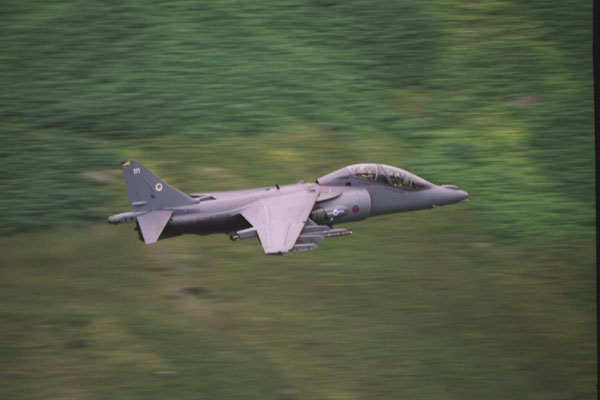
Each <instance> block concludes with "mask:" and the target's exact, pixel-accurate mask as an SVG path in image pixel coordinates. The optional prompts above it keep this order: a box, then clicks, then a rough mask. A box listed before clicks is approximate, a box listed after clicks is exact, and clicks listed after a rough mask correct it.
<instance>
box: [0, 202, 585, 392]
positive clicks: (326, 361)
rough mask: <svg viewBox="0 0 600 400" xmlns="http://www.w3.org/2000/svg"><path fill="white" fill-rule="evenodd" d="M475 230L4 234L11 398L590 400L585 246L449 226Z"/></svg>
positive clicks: (0, 365)
mask: <svg viewBox="0 0 600 400" xmlns="http://www.w3.org/2000/svg"><path fill="white" fill-rule="evenodd" d="M474 225H476V221H473V220H472V217H471V216H470V215H469V212H468V210H465V209H462V210H461V209H450V208H448V209H441V210H435V211H430V212H422V213H415V214H412V215H411V214H407V215H404V216H395V217H393V218H392V219H391V220H390V221H389V223H383V221H382V220H381V219H380V220H373V221H367V222H364V223H362V224H360V226H359V225H356V226H351V228H353V229H355V231H356V232H355V235H354V236H352V237H349V238H344V239H339V241H333V240H331V241H329V242H327V243H325V244H323V245H321V249H320V251H317V252H309V253H302V254H297V255H295V256H287V257H285V258H281V257H265V256H263V255H262V252H261V250H260V248H259V247H258V245H257V243H255V242H254V241H249V242H241V243H233V244H232V243H229V240H228V239H227V238H226V237H225V236H211V237H205V238H195V237H184V238H179V239H177V240H170V241H165V242H161V243H158V244H157V245H156V246H152V247H144V246H143V245H142V244H141V243H139V242H137V239H136V237H135V235H134V234H133V232H131V231H130V230H129V229H115V228H113V227H108V226H101V227H94V228H90V229H89V230H87V231H86V234H85V235H82V234H81V232H79V231H69V230H65V231H59V232H52V233H44V234H36V235H31V234H29V235H18V236H14V237H12V238H10V239H7V240H4V241H3V243H2V248H1V249H0V250H1V251H0V254H1V255H2V256H1V257H2V258H1V259H0V261H1V262H2V265H5V266H10V265H15V266H16V265H18V268H3V269H2V271H1V272H0V278H1V279H0V282H1V283H0V293H1V294H2V295H1V296H2V298H1V301H0V304H1V308H0V315H1V319H0V325H1V332H2V343H3V345H2V357H0V371H3V372H2V376H0V382H2V388H3V392H4V393H5V394H6V396H7V398H48V397H57V398H102V397H114V396H115V395H118V397H121V398H164V397H165V396H167V397H179V398H198V397H203V398H216V397H218V398H239V397H240V396H244V397H248V398H397V397H410V398H430V399H431V398H439V399H454V398H456V399H460V398H465V397H466V398H477V397H486V398H490V399H495V398H497V399H504V398H507V397H510V398H523V399H530V398H548V397H556V398H591V397H592V396H593V393H594V382H595V366H594V365H595V364H594V349H595V341H594V333H595V328H594V322H593V310H594V303H593V287H594V284H593V278H594V273H593V263H594V255H593V246H592V245H591V243H589V241H588V242H582V243H579V244H570V245H565V246H563V247H560V246H557V247H556V248H554V249H553V250H551V251H549V250H548V249H543V251H539V250H538V249H535V248H533V249H531V250H529V251H516V250H514V249H511V248H506V247H503V246H494V245H491V244H489V243H486V242H478V241H474V240H476V239H475V238H473V237H472V235H470V234H468V233H465V232H461V231H457V229H456V227H457V226H461V227H462V228H463V229H465V230H466V229H470V228H473V229H476V226H474ZM31 241H35V242H36V243H37V246H36V247H35V248H33V249H31V250H30V251H28V252H27V253H23V252H14V251H12V250H11V249H13V248H25V247H27V246H29V244H30V243H31ZM432 243H435V246H434V245H432ZM107 249H110V250H109V251H107ZM558 282H560V284H557V283H558ZM172 371H174V372H172Z"/></svg>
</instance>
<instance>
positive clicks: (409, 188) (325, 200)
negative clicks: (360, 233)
mask: <svg viewBox="0 0 600 400" xmlns="http://www.w3.org/2000/svg"><path fill="white" fill-rule="evenodd" d="M121 164H122V166H123V174H124V176H125V184H126V186H127V193H128V195H129V201H130V204H131V211H130V212H125V213H121V214H116V215H113V216H110V217H109V218H108V222H109V223H111V224H121V223H128V222H129V223H134V222H135V223H136V228H135V229H136V230H137V232H138V235H139V238H140V240H142V241H143V242H144V243H146V244H151V243H155V242H156V241H158V240H159V239H166V238H169V237H173V236H179V235H182V234H186V233H193V234H199V235H206V234H212V233H226V234H228V235H229V238H230V239H231V240H240V239H248V238H252V237H258V240H259V241H260V244H261V245H262V247H263V249H264V252H265V253H266V254H285V253H288V252H293V251H304V250H314V249H316V248H317V245H316V244H315V242H320V241H323V240H324V239H325V238H329V237H332V236H344V235H350V234H351V233H352V232H350V231H348V230H346V229H343V228H334V227H333V226H334V225H337V224H340V223H344V222H351V221H352V222H353V221H360V220H363V219H365V218H368V217H373V216H377V215H384V214H390V213H396V212H404V211H414V210H422V209H428V208H434V207H438V206H443V205H446V204H453V203H459V202H464V201H466V200H467V199H468V197H469V195H468V193H467V192H465V191H462V190H460V189H459V188H458V187H456V186H454V185H441V186H438V185H434V184H433V183H431V182H428V181H426V180H425V179H422V178H420V177H418V176H416V175H414V174H411V173H410V172H407V171H405V170H402V169H400V168H396V167H392V166H389V165H383V164H353V165H349V166H346V167H343V168H341V169H338V170H337V171H334V172H332V173H330V174H328V175H325V176H322V177H320V178H319V179H317V180H316V181H315V183H304V182H303V181H300V182H298V183H296V184H292V185H282V186H279V185H275V186H267V187H261V188H256V189H246V190H235V191H226V192H211V193H191V194H186V193H183V192H181V191H179V190H177V189H175V188H174V187H172V186H169V185H168V184H167V183H165V182H163V181H162V180H161V179H159V178H158V177H156V176H155V175H154V174H152V173H151V172H150V171H148V170H147V169H146V168H144V166H143V165H142V164H140V163H139V162H137V161H135V160H132V159H130V158H125V159H123V161H122V163H121Z"/></svg>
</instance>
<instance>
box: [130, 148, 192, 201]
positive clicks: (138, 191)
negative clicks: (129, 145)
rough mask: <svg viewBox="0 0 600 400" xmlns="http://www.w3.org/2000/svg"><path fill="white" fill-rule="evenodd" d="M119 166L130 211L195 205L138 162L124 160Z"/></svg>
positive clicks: (190, 199) (189, 198)
mask: <svg viewBox="0 0 600 400" xmlns="http://www.w3.org/2000/svg"><path fill="white" fill-rule="evenodd" d="M121 165H122V166H123V175H124V176H125V184H126V185H127V194H129V202H130V203H131V211H134V212H135V211H153V210H160V209H164V208H170V207H177V206H185V205H189V204H194V203H196V200H194V199H193V198H191V197H190V196H188V195H187V194H185V193H183V192H180V191H179V190H177V189H175V188H174V187H172V186H169V185H167V184H166V183H165V182H163V181H162V180H160V179H159V178H158V177H156V176H155V175H154V174H152V173H151V172H150V171H148V170H147V169H146V168H144V166H143V165H142V164H140V163H139V162H137V161H135V160H132V159H130V158H124V159H123V161H122V162H121Z"/></svg>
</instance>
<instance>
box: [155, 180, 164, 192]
mask: <svg viewBox="0 0 600 400" xmlns="http://www.w3.org/2000/svg"><path fill="white" fill-rule="evenodd" d="M162 187H163V186H162V183H160V182H158V183H157V184H156V186H154V189H156V191H157V192H160V191H161V190H162Z"/></svg>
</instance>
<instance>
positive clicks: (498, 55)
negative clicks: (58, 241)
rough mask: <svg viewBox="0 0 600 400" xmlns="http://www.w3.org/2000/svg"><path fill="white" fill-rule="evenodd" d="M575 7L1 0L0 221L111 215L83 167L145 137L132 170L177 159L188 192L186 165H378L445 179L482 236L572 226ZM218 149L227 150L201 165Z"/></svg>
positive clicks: (588, 219)
mask: <svg viewBox="0 0 600 400" xmlns="http://www.w3.org/2000/svg"><path fill="white" fill-rule="evenodd" d="M590 11H591V4H590V3H589V2H585V1H570V2H564V1H551V2H544V4H542V5H538V4H535V5H534V4H530V3H528V2H524V1H516V0H515V1H493V2H482V3H481V2H480V3H471V2H458V1H434V2H430V3H427V4H423V2H420V1H406V0H403V1H388V2H375V3H374V2H364V1H336V0H319V1H317V0H315V1H309V2H307V1H286V2H282V3H278V4H273V3H271V2H264V1H254V2H245V1H228V2H193V1H170V2H163V3H156V2H150V3H148V2H143V1H131V2H127V3H125V4H120V5H118V4H112V5H107V4H106V3H104V2H78V1H63V2H58V3H56V2H52V3H39V2H20V1H19V2H16V1H7V2H4V4H3V11H2V20H3V23H2V24H1V26H0V49H1V50H0V70H1V74H0V79H1V84H2V87H3V90H2V91H1V92H0V120H1V122H0V132H2V133H1V134H2V141H3V143H2V144H3V146H2V149H1V150H0V152H1V154H2V159H3V160H4V175H5V178H4V179H2V182H0V189H1V190H2V192H3V193H4V194H5V196H3V198H2V199H0V210H1V211H2V213H3V215H5V218H3V220H2V223H1V225H0V232H1V233H4V234H7V233H11V232H16V231H22V230H30V229H33V228H39V227H48V226H52V225H54V224H57V223H58V224H64V223H68V224H70V223H79V222H81V221H82V220H89V219H93V220H101V219H104V218H105V216H106V214H107V213H112V212H113V211H118V210H115V209H114V208H113V207H106V205H107V204H112V202H113V201H115V199H116V198H117V196H118V197H123V196H124V194H125V191H124V187H123V185H122V182H119V181H110V180H107V179H102V177H106V176H105V175H103V173H104V172H105V171H106V170H112V169H115V170H117V169H118V165H119V164H118V162H119V160H120V157H121V156H123V155H128V156H136V157H140V158H141V156H143V155H145V154H143V152H141V151H140V149H143V148H145V147H147V146H152V143H153V141H154V140H157V139H159V140H160V143H161V144H162V145H163V146H164V150H163V151H162V152H160V153H159V154H155V155H154V158H152V159H146V158H143V159H141V161H143V162H144V163H145V164H146V165H147V166H148V167H149V168H154V169H157V172H158V173H161V172H163V171H162V170H161V168H163V167H162V166H163V164H167V163H178V162H179V161H181V163H179V165H178V168H177V173H176V174H175V173H173V177H175V176H179V177H185V178H186V180H185V181H183V180H182V184H183V182H186V183H185V184H187V182H189V187H186V189H188V190H191V191H202V190H206V187H205V186H201V185H195V184H193V182H194V180H193V179H194V178H196V175H195V172H197V171H196V169H197V168H213V167H214V168H224V169H226V170H227V171H226V172H227V173H228V174H229V175H230V176H241V177H243V178H244V179H243V182H242V186H248V187H250V186H255V185H264V184H270V183H271V180H272V179H273V178H275V177H277V178H280V179H281V181H280V182H281V183H285V182H295V181H296V180H297V179H300V178H304V179H314V178H316V177H318V175H319V174H322V173H326V172H328V171H329V170H333V169H336V168H338V167H340V166H342V165H345V164H349V163H351V162H359V161H374V162H383V161H385V162H388V163H390V164H393V165H398V166H400V167H402V168H405V169H409V170H413V171H414V172H416V173H417V174H420V175H422V176H423V177H425V178H426V179H429V180H432V181H434V182H436V183H453V184H457V185H459V186H461V187H464V188H465V189H466V190H467V191H469V192H470V193H471V199H472V202H471V204H470V205H469V207H471V208H472V209H473V210H474V211H475V212H477V213H478V214H479V216H480V218H481V219H482V221H483V222H482V228H483V229H484V230H486V231H487V232H493V233H495V234H496V235H497V236H498V237H499V238H502V239H506V240H515V241H522V240H523V239H524V238H526V239H527V240H540V241H541V242H543V241H545V240H547V239H549V238H551V237H554V238H564V237H567V236H572V235H579V234H583V235H590V234H592V233H593V226H594V221H593V210H594V197H593V196H594V194H593V183H592V182H593V176H594V175H593V134H592V133H593V118H592V116H593V114H592V105H593V100H592V63H591V52H590V51H589V49H590V42H591V12H590ZM300 135H306V136H307V137H309V138H310V142H311V143H307V140H303V138H301V137H299V136H300ZM224 140H226V141H228V143H230V144H231V146H233V147H234V149H235V153H234V154H235V156H232V152H231V148H230V147H227V148H226V149H224V151H225V152H224V153H222V154H219V155H218V156H217V157H212V155H213V154H214V153H215V150H214V149H213V147H212V146H211V145H212V144H214V143H222V142H223V141H224ZM296 141H297V143H296ZM365 141H367V142H368V144H369V147H373V148H376V147H378V145H377V143H385V148H384V149H381V151H371V152H369V151H366V150H365ZM281 142H285V145H286V146H287V147H286V148H282V149H279V147H280V145H281ZM182 143H183V144H184V147H186V148H188V147H192V148H195V149H197V150H196V151H195V152H191V154H189V158H183V157H182V156H181V155H180V154H178V153H177V152H175V151H172V150H171V147H170V144H179V145H180V144H182ZM249 143H251V145H250V147H247V146H248V145H249ZM340 147H341V148H346V149H347V148H352V149H353V151H352V152H349V153H346V152H344V151H340ZM216 148H217V149H223V147H222V146H221V147H219V146H218V145H217V146H216ZM257 148H261V149H262V148H268V149H271V150H273V151H277V150H278V149H279V150H281V151H282V152H283V153H282V154H287V153H289V152H292V153H294V156H293V157H287V158H286V157H280V159H279V160H278V162H276V163H272V164H269V168H264V169H262V172H261V173H260V174H259V173H255V172H253V171H252V170H255V169H256V168H259V169H260V168H261V167H260V164H261V163H262V158H261V157H254V158H253V157H252V154H245V155H242V154H243V153H248V152H251V151H253V150H256V149H257ZM286 152H287V153H286ZM137 154H140V155H139V156H138V155H137ZM239 159H244V160H247V161H248V162H250V164H248V165H245V164H243V163H241V162H236V160H239ZM325 160H328V162H327V163H324V162H322V161H325ZM250 165H252V167H250ZM257 165H259V166H258V167H257ZM299 166H301V167H302V168H303V169H302V170H303V171H305V172H306V175H304V176H302V177H299V176H297V174H296V173H295V171H297V167H299ZM272 168H273V169H275V170H281V169H285V170H286V171H289V173H287V174H283V175H281V176H279V175H277V172H275V171H273V170H272ZM97 171H100V172H97ZM102 171H104V172H102ZM99 174H100V179H94V177H96V178H98V176H99ZM110 176H114V175H110ZM107 181H108V183H109V185H110V188H107V186H106V182H107ZM103 182H104V183H103ZM203 183H205V184H206V185H211V183H206V182H203ZM237 183H238V182H236V181H233V180H227V179H223V178H222V177H221V179H220V182H219V183H212V184H213V185H220V186H219V187H230V186H233V185H234V184H237ZM6 194H9V195H6ZM107 202H108V203H107ZM23 204H28V206H27V207H23V206H22V205H23ZM119 204H122V206H123V207H122V208H126V207H127V204H126V203H125V202H121V203H119Z"/></svg>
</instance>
